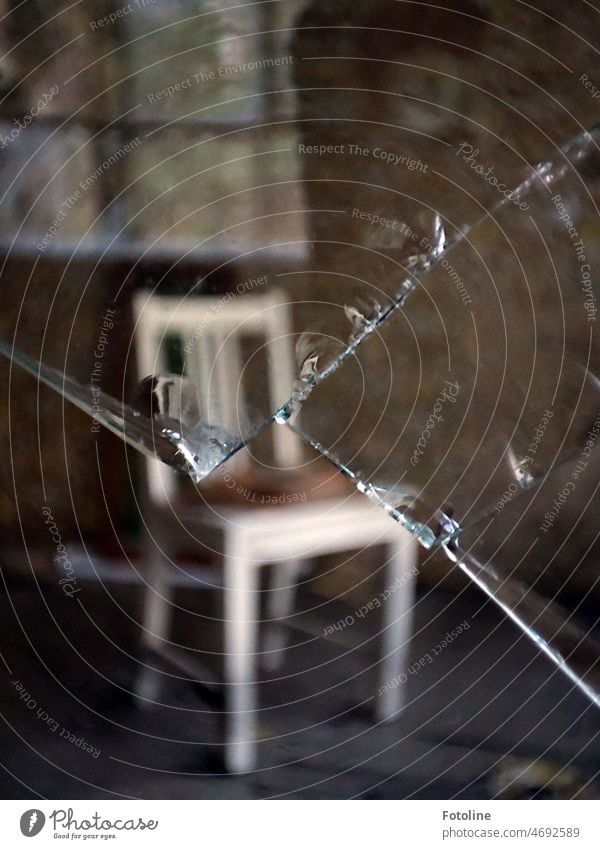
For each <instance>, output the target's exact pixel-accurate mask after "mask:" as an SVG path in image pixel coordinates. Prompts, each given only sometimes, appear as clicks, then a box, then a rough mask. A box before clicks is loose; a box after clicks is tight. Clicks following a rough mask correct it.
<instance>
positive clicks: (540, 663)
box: [0, 583, 600, 799]
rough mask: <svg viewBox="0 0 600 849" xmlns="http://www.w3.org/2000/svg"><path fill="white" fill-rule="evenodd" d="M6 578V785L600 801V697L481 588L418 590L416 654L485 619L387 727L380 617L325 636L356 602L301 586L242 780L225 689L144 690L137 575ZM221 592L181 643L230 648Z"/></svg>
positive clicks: (1, 782)
mask: <svg viewBox="0 0 600 849" xmlns="http://www.w3.org/2000/svg"><path fill="white" fill-rule="evenodd" d="M7 590H8V591H4V592H2V594H1V595H0V651H1V652H2V658H1V659H2V660H3V661H4V664H0V675H2V677H3V686H2V688H1V697H0V709H1V714H2V719H3V724H2V747H1V752H2V754H1V757H0V760H1V764H2V767H3V770H2V771H1V772H0V775H1V778H0V795H1V796H2V797H3V798H8V799H16V798H20V799H25V798H35V797H38V796H39V797H45V798H51V799H57V798H62V799H83V798H96V799H100V798H119V797H130V798H143V799H151V798H174V799H193V798H215V799H218V798H237V799H245V798H250V799H255V798H264V797H288V798H289V797H291V798H327V799H329V798H349V797H356V796H359V797H362V798H382V799H401V798H409V797H414V798H436V799H449V798H463V799H487V798H491V797H494V796H496V795H498V794H503V795H518V796H525V797H527V796H530V797H531V796H534V797H535V796H536V795H537V796H538V797H540V798H542V797H545V798H548V797H567V798H570V797H572V796H574V795H580V796H586V797H590V798H598V793H597V789H596V783H595V782H596V774H597V772H598V770H599V768H600V739H599V736H598V732H599V731H600V717H599V715H598V712H597V710H596V709H595V708H593V707H592V706H591V704H590V703H589V702H588V701H587V700H586V698H585V697H584V696H583V695H582V694H581V693H579V692H578V691H577V690H575V689H574V688H573V686H572V684H571V683H570V682H569V681H568V680H567V679H566V678H563V676H562V675H561V674H560V673H558V672H556V671H555V670H554V667H553V666H552V665H551V664H550V663H549V661H547V660H546V659H545V658H544V657H543V656H541V655H540V654H539V653H538V652H537V650H536V649H535V647H534V646H533V644H531V643H530V642H529V640H527V639H526V638H525V637H523V636H522V635H521V634H520V632H519V631H518V630H517V629H516V628H515V626H513V625H512V623H510V622H509V621H508V620H506V619H504V618H503V616H502V615H501V614H500V613H499V612H498V611H497V610H496V609H495V608H494V606H493V605H491V604H490V603H489V602H485V600H484V598H483V597H481V596H480V595H479V594H478V593H477V592H476V591H473V592H467V593H465V592H463V593H462V594H460V595H459V596H458V597H457V596H455V595H451V594H447V593H445V592H443V591H441V590H440V589H437V590H435V591H431V590H429V591H427V590H423V591H421V593H420V596H419V601H418V604H417V606H416V622H415V637H414V639H413V642H412V647H411V664H413V663H414V662H416V661H419V660H421V659H422V658H424V657H426V656H427V655H428V654H429V655H431V654H432V650H433V649H434V648H435V647H436V646H437V645H438V643H439V642H440V641H441V640H442V639H443V638H444V637H445V635H446V633H447V632H448V631H452V630H453V629H456V628H457V626H458V625H459V624H460V623H461V622H464V621H466V622H467V623H468V624H469V626H470V627H469V628H468V629H465V630H463V632H462V633H461V634H460V635H459V636H458V637H457V638H456V639H455V640H454V641H453V642H452V644H451V645H449V646H448V647H447V648H445V649H443V650H442V651H440V652H439V654H438V655H437V656H435V657H434V658H433V660H432V662H431V663H424V665H422V666H421V667H419V668H418V670H417V671H413V673H412V674H411V673H408V675H407V677H408V684H407V693H408V702H407V704H406V708H405V709H404V711H403V713H402V715H401V716H400V717H399V718H398V720H397V721H396V722H394V723H391V724H387V725H385V726H383V725H379V726H377V725H375V724H374V723H373V721H372V719H371V716H372V713H371V707H372V698H371V697H372V694H373V692H374V689H375V684H374V672H375V669H374V667H373V662H374V659H375V657H376V633H377V625H378V623H377V618H376V615H375V614H369V616H367V617H365V618H364V619H362V620H358V619H357V620H356V622H355V624H354V625H352V626H351V627H348V628H346V629H344V630H343V631H341V632H336V633H335V635H331V636H328V637H324V636H323V632H324V629H326V628H327V626H329V625H331V624H333V623H335V622H337V621H338V620H339V619H340V618H341V617H345V616H347V615H348V614H349V613H351V612H352V610H351V608H348V607H344V606H343V605H340V604H339V603H331V602H328V603H324V602H323V601H322V599H317V598H315V597H312V596H310V595H309V594H308V593H304V594H303V595H302V596H301V598H300V603H299V608H300V609H302V610H303V611H304V612H303V613H302V615H301V616H298V617H297V618H296V620H295V625H296V626H297V627H296V628H295V629H294V630H293V631H292V632H291V633H290V638H291V642H292V646H293V647H292V648H290V649H289V650H288V652H287V657H286V660H285V663H284V666H283V669H282V671H281V672H280V673H279V674H278V677H276V680H272V681H266V682H265V683H264V684H262V685H261V688H260V689H261V692H260V703H261V712H260V738H261V742H260V745H259V769H258V770H257V771H256V772H255V773H253V774H252V775H248V776H243V777H231V776H227V775H224V774H223V773H222V771H221V767H220V762H221V760H220V756H221V748H220V747H221V741H222V733H221V721H220V717H221V714H220V708H221V706H222V705H221V702H220V697H219V695H218V693H213V694H212V695H211V693H210V692H209V691H208V690H207V689H206V688H204V687H199V686H197V685H194V684H191V683H189V682H187V681H185V680H181V679H178V677H177V676H175V675H173V676H172V677H171V676H169V677H167V678H166V686H165V688H164V696H163V701H164V706H163V707H160V708H157V709H155V710H154V711H142V710H140V709H139V708H137V707H136V706H135V705H134V704H133V702H132V700H131V697H130V695H129V692H128V691H129V687H130V683H131V680H132V677H133V674H134V670H135V667H136V662H135V659H134V657H135V654H136V651H137V648H136V646H137V632H136V626H135V620H136V618H137V617H138V614H139V597H140V592H139V588H136V587H131V586H129V587H128V586H113V587H111V588H110V593H111V594H112V599H110V598H108V597H107V595H106V592H107V591H106V590H104V589H102V588H101V587H99V586H98V585H94V584H86V585H85V586H84V587H83V588H82V591H81V592H80V593H79V595H78V597H77V600H75V599H69V598H67V597H66V596H65V595H64V594H63V593H62V592H60V591H59V590H57V589H56V587H51V586H45V587H43V591H42V592H40V591H39V590H38V589H37V588H36V587H35V586H33V585H28V584H25V583H20V584H18V585H9V586H8V588H7ZM215 596H216V594H211V595H209V594H207V593H205V592H197V593H195V594H194V593H192V594H190V593H189V592H187V593H186V594H185V596H182V598H181V599H179V601H180V602H181V604H182V606H186V607H189V606H190V604H193V605H194V608H193V610H190V611H188V613H187V614H186V613H183V614H181V616H180V621H179V623H178V626H177V629H176V631H175V633H174V639H175V641H180V642H182V643H183V642H187V641H188V639H190V635H191V634H194V635H195V638H196V645H197V646H198V649H201V651H198V655H199V656H203V658H204V660H209V659H210V658H212V659H215V658H218V655H219V643H218V628H217V626H216V625H214V624H211V622H210V617H211V616H215V615H218V610H217V608H216V606H215V605H216V604H217V603H218V602H216V601H215ZM13 682H14V683H13ZM19 688H21V689H20V690H19ZM69 735H72V736H71V738H70V739H69ZM83 746H89V747H93V750H92V751H85V750H84V749H83V748H82V747H83ZM524 770H526V772H524ZM519 774H521V778H520V779H519V781H518V783H517V784H512V785H511V782H512V781H513V779H514V777H515V776H516V775H519ZM507 785H511V788H510V789H508V790H507V789H506V788H507Z"/></svg>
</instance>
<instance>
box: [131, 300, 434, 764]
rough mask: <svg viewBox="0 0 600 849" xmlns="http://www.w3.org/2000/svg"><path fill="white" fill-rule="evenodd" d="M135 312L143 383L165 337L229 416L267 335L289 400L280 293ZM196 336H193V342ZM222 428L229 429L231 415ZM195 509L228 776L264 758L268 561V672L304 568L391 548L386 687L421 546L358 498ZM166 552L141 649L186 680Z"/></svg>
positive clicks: (393, 698) (282, 430)
mask: <svg viewBox="0 0 600 849" xmlns="http://www.w3.org/2000/svg"><path fill="white" fill-rule="evenodd" d="M134 313H135V321H136V326H135V343H136V355H137V368H138V373H139V377H140V379H143V378H145V377H147V376H148V375H151V374H158V373H160V372H163V373H164V372H165V371H166V370H168V363H167V353H166V347H167V346H166V340H167V339H169V340H172V339H173V337H175V338H177V339H179V340H180V348H181V349H182V350H183V351H186V347H187V353H186V375H187V376H188V377H190V378H191V379H192V380H194V382H195V383H196V385H197V387H198V389H199V393H200V396H203V395H204V394H206V393H208V392H209V383H212V384H213V386H214V381H215V375H216V380H217V383H218V388H219V391H218V393H216V396H217V397H216V398H215V393H214V392H213V393H211V398H212V399H214V403H215V404H217V405H218V404H219V403H220V401H222V402H223V408H222V410H221V411H218V410H216V409H215V408H214V407H213V410H212V412H213V413H216V414H219V415H221V416H222V417H224V418H225V417H226V415H227V410H230V409H234V408H235V403H234V402H233V400H232V393H233V392H235V390H236V387H237V386H238V378H239V375H240V369H241V354H240V351H241V344H242V342H243V338H244V336H252V337H253V338H256V337H257V336H260V337H262V338H263V339H264V340H265V342H266V349H265V350H266V352H267V357H268V368H267V369H266V373H265V387H264V388H265V392H266V393H267V394H268V396H269V398H270V399H272V403H273V404H278V403H281V400H282V398H284V397H286V393H287V395H289V394H290V387H291V386H292V380H293V372H294V364H293V358H292V344H291V340H292V336H291V324H290V311H289V308H288V307H287V305H286V304H285V303H284V302H283V300H282V297H281V295H280V294H279V293H278V292H276V291H275V292H270V293H269V294H267V295H262V294H252V295H248V294H244V295H243V296H240V297H235V298H233V299H232V300H230V301H229V302H228V303H227V304H225V305H224V304H223V299H222V298H219V297H214V296H197V297H193V298H190V297H188V298H186V299H185V300H183V301H182V299H181V298H179V297H174V296H160V295H151V294H149V293H147V292H140V293H138V294H136V296H135V298H134ZM200 328H201V332H198V330H199V329H200ZM190 340H195V342H194V344H190ZM224 352H226V355H225V353H224ZM217 354H218V356H217ZM222 423H225V422H224V421H223V419H222ZM271 431H272V437H273V457H274V462H275V465H276V466H278V467H282V472H281V474H282V475H283V476H285V474H286V472H285V468H284V467H293V466H295V465H298V464H300V463H301V462H302V452H303V446H302V444H301V442H300V440H299V439H298V438H297V437H296V435H295V434H294V433H293V432H292V431H291V430H290V429H289V428H287V427H286V426H280V425H274V426H273V427H272V428H271ZM249 462H251V458H250V456H249V454H248V450H247V449H243V450H242V451H241V452H240V456H239V458H238V459H237V460H236V463H237V466H236V468H240V467H241V466H242V465H243V464H246V463H249ZM146 471H147V484H148V486H147V490H148V493H147V496H148V500H149V508H150V512H152V511H153V510H156V511H158V512H160V511H161V510H165V509H167V510H168V507H169V502H170V499H172V498H173V497H174V496H175V494H176V490H177V479H176V476H175V474H174V473H173V472H172V471H171V469H170V468H169V467H167V466H165V465H163V464H162V463H160V462H159V461H157V460H154V459H151V458H147V460H146ZM332 471H333V467H332ZM218 474H219V472H218V471H217V472H213V475H218ZM208 480H209V481H210V476H209V479H208ZM196 512H197V515H195V516H194V532H195V533H196V529H198V533H199V536H198V538H200V534H202V533H203V532H204V529H206V532H207V533H208V532H209V531H210V532H214V531H217V532H219V533H220V534H221V536H222V546H223V547H222V551H223V553H224V569H223V589H224V593H225V596H224V629H225V640H224V645H225V658H224V661H225V663H224V667H225V670H224V687H225V711H226V713H225V718H226V730H225V765H226V768H227V770H228V771H230V772H234V773H243V772H248V771H251V770H252V769H253V768H254V767H255V763H256V742H255V739H256V738H255V722H256V711H257V703H256V679H257V674H258V664H257V660H258V657H259V643H258V625H259V618H260V615H259V599H260V585H259V578H260V570H261V568H262V567H263V566H265V565H267V564H269V565H271V566H272V567H273V571H272V574H273V577H272V583H271V587H270V591H269V595H268V603H267V617H268V621H269V622H270V625H269V627H268V629H267V633H266V639H265V642H264V652H263V655H262V658H263V662H264V665H265V666H266V667H267V668H269V669H274V668H276V666H277V665H278V663H279V662H280V661H281V659H282V654H283V650H284V648H285V632H286V628H285V619H286V617H288V616H289V615H290V614H291V612H292V610H293V602H294V589H295V585H296V583H297V581H298V577H299V575H300V574H301V573H302V571H303V569H304V568H305V567H306V564H307V561H308V560H309V559H313V558H315V557H318V556H321V555H324V554H328V553H331V552H342V551H352V550H355V549H360V548H363V547H366V546H372V545H386V546H387V547H388V551H389V557H388V558H387V562H386V566H385V584H386V586H387V587H390V588H392V587H393V588H394V589H393V591H392V592H391V593H390V594H389V598H388V600H387V601H386V602H385V603H384V604H383V605H382V613H383V624H382V632H381V658H380V661H379V664H378V680H379V683H380V684H381V685H384V684H388V683H389V682H391V681H393V680H394V678H396V679H397V677H398V675H399V673H401V672H402V671H403V669H404V667H405V658H406V650H407V647H408V642H409V638H410V628H411V611H412V606H413V600H414V591H415V584H416V577H415V576H416V560H417V554H416V543H415V540H414V538H413V537H412V536H411V535H410V534H409V533H408V532H407V531H405V530H404V529H403V528H402V527H401V526H399V525H398V524H397V523H395V522H394V521H392V520H391V519H390V518H389V516H387V515H386V514H385V513H384V511H382V510H380V509H379V508H378V507H376V506H374V505H373V504H372V503H371V502H370V501H369V500H368V499H367V498H366V497H365V496H363V495H361V494H360V493H355V494H353V495H351V496H350V497H348V496H345V497H343V498H340V497H339V496H338V497H336V498H329V499H324V500H318V501H316V502H314V503H311V502H310V501H308V502H306V503H285V504H278V505H277V506H270V505H261V506H258V507H257V506H256V505H245V504H242V505H240V504H233V505H231V504H229V505H219V508H218V510H211V509H208V508H206V509H199V510H197V511H196ZM147 518H148V519H150V518H151V517H147ZM157 542H158V543H159V544H156V543H157ZM168 548H169V543H168V539H165V536H164V535H162V536H161V535H160V534H159V537H158V539H156V540H155V541H149V547H148V563H147V570H148V571H147V583H146V587H145V597H144V611H143V643H144V647H145V648H146V649H147V650H150V651H151V652H152V653H153V654H154V653H155V654H158V655H160V656H163V657H166V658H167V659H168V660H169V661H170V662H171V663H173V664H175V665H176V666H177V667H178V668H180V669H183V670H185V671H186V672H187V673H188V674H189V673H190V672H193V668H192V667H191V666H190V662H189V660H186V659H185V657H184V656H183V655H182V654H180V653H178V652H176V651H174V650H173V648H172V647H171V646H170V644H169V639H168V635H169V627H170V620H171V613H172V605H171V594H172V592H173V588H174V586H175V584H176V583H181V581H182V575H181V572H180V571H178V570H177V569H176V568H175V569H174V568H173V564H172V563H170V561H169V556H168ZM161 549H162V550H161ZM191 585H192V586H196V587H197V586H198V583H197V582H196V581H191ZM196 674H197V671H196ZM396 683H397V682H396ZM159 685H160V674H159V673H157V671H156V670H153V669H152V668H151V667H150V666H146V667H144V670H143V673H142V674H141V675H140V676H139V680H138V682H137V686H136V692H137V694H138V697H139V699H140V700H141V702H142V703H146V704H149V703H151V702H153V701H154V700H156V698H157V697H158V692H159ZM402 689H403V688H402V687H401V686H392V687H388V688H385V690H384V694H383V695H382V696H381V697H380V698H378V699H377V700H376V715H377V718H378V719H379V720H387V719H390V718H393V717H394V716H395V715H396V714H397V713H398V711H399V709H400V707H401V704H402Z"/></svg>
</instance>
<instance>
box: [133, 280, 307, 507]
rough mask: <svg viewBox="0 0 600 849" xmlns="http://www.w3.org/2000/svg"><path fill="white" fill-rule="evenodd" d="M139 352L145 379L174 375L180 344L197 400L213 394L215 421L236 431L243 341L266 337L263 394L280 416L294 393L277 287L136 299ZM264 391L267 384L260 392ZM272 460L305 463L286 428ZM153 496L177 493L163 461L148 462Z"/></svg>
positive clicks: (242, 457) (275, 435) (143, 294)
mask: <svg viewBox="0 0 600 849" xmlns="http://www.w3.org/2000/svg"><path fill="white" fill-rule="evenodd" d="M133 308H134V319H135V330H134V339H135V351H136V358H137V371H138V377H139V379H140V380H143V379H144V378H146V377H148V376H149V375H158V374H165V373H168V372H169V371H173V367H172V363H171V361H170V360H171V359H172V356H173V349H174V347H175V349H176V353H177V355H178V356H179V357H180V358H181V360H182V361H183V362H182V363H181V364H180V369H181V367H183V368H184V371H185V374H186V376H187V377H189V378H190V379H191V380H192V381H193V382H194V383H195V384H196V386H197V388H198V392H199V396H200V398H207V397H208V396H209V395H210V411H211V419H212V421H213V422H214V423H218V424H220V425H222V426H224V427H228V428H231V430H232V431H235V421H228V417H231V416H232V414H233V415H236V417H237V413H238V412H239V410H240V404H243V401H244V399H243V398H240V396H239V392H240V386H241V385H242V384H243V382H242V381H240V375H241V374H242V369H243V365H244V363H243V350H244V348H243V346H244V343H245V341H247V340H254V341H256V340H257V339H260V340H261V346H262V348H263V351H264V356H265V357H266V370H265V371H264V372H263V374H264V392H263V393H262V394H263V397H264V398H266V399H267V400H268V404H269V409H270V411H271V412H275V411H276V410H277V409H278V406H279V405H280V404H281V403H283V401H285V400H287V399H288V398H289V396H290V394H291V392H292V383H293V380H294V374H295V366H294V355H293V339H292V335H291V321H290V308H289V305H288V304H287V303H286V302H285V300H284V299H283V297H282V294H281V292H280V291H279V290H272V291H270V292H269V293H268V294H266V295H262V294H254V293H253V294H242V295H234V294H228V295H222V296H214V295H210V296H207V295H198V296H187V297H180V296H174V295H153V294H152V293H150V292H147V291H140V292H137V293H136V294H135V295H134V302H133ZM261 391H262V387H261ZM271 432H272V453H273V462H274V464H275V465H276V466H282V467H283V466H286V465H297V464H298V463H300V462H301V459H302V457H301V452H302V446H301V443H300V441H299V440H298V439H297V437H296V436H295V435H294V434H293V433H292V432H291V431H290V429H289V428H287V427H285V426H283V427H282V426H280V425H277V426H274V427H273V428H271ZM146 462H147V474H148V488H149V495H150V497H151V499H152V500H153V501H157V502H161V501H162V502H164V501H165V500H167V499H168V498H169V497H170V496H171V495H172V494H173V492H174V490H175V487H176V485H177V484H176V477H175V476H174V474H173V472H172V471H171V469H169V468H168V467H167V466H165V465H164V464H163V463H160V462H159V461H158V460H154V459H152V458H147V461H146ZM248 462H250V457H249V455H248V452H247V451H246V450H242V451H240V452H239V455H238V457H237V463H238V466H237V468H239V467H240V465H241V464H243V463H248Z"/></svg>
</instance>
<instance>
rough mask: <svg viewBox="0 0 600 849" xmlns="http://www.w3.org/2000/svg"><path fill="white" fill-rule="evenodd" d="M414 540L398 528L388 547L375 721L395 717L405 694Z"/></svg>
mask: <svg viewBox="0 0 600 849" xmlns="http://www.w3.org/2000/svg"><path fill="white" fill-rule="evenodd" d="M417 551H418V549H417V542H416V540H415V538H414V537H413V536H411V535H410V534H409V532H408V531H404V532H402V530H401V529H399V535H398V541H397V542H394V543H392V544H391V545H390V547H389V560H388V563H387V567H386V570H385V590H384V592H385V593H386V600H385V601H384V602H383V623H382V635H381V662H380V664H379V681H378V687H379V689H378V692H377V696H376V698H375V716H376V719H377V721H378V722H386V721H388V720H391V719H394V718H396V717H397V715H398V712H399V711H400V709H401V708H402V705H403V702H404V696H405V685H404V683H403V680H404V679H403V677H402V676H403V674H405V672H406V665H407V658H408V647H409V644H410V636H411V629H412V620H413V607H414V601H415V591H416V585H417V568H416V567H417Z"/></svg>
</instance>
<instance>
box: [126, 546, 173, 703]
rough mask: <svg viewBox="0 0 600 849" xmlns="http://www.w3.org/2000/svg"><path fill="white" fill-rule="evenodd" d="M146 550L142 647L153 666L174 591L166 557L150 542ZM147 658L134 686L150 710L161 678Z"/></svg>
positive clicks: (166, 630) (166, 629)
mask: <svg viewBox="0 0 600 849" xmlns="http://www.w3.org/2000/svg"><path fill="white" fill-rule="evenodd" d="M147 547H148V572H147V575H146V585H145V587H144V601H143V612H142V648H143V655H144V656H146V657H147V659H148V660H149V664H154V663H156V659H157V656H158V655H159V654H160V649H161V648H162V646H163V644H164V641H165V640H166V639H167V637H168V634H169V628H170V624H171V614H172V607H171V599H172V594H173V588H172V587H171V585H170V584H169V580H168V567H167V566H166V564H165V560H164V556H163V555H162V554H161V552H160V551H158V550H157V548H156V543H154V542H153V541H152V540H148V546H147ZM146 657H143V658H142V668H141V670H140V672H139V673H138V675H137V677H136V681H135V683H134V695H135V697H136V700H137V702H138V704H139V705H140V706H141V707H151V706H152V703H153V702H155V701H156V700H157V699H158V697H159V694H160V687H161V678H162V674H161V672H160V670H159V669H156V668H155V667H153V666H151V665H146V663H145V659H146Z"/></svg>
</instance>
